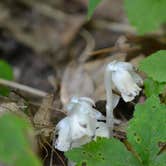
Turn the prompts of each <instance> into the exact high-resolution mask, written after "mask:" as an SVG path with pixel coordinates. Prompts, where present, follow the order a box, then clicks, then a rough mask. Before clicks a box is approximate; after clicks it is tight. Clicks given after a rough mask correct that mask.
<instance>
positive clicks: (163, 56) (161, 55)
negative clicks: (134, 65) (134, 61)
mask: <svg viewBox="0 0 166 166" xmlns="http://www.w3.org/2000/svg"><path fill="white" fill-rule="evenodd" d="M139 69H140V70H142V71H144V72H145V73H146V74H147V75H148V76H149V77H151V78H152V79H153V80H155V81H158V82H166V74H165V72H166V50H161V51H157V52H156V53H154V54H152V55H151V56H149V57H147V58H145V59H144V60H142V61H141V63H140V66H139Z"/></svg>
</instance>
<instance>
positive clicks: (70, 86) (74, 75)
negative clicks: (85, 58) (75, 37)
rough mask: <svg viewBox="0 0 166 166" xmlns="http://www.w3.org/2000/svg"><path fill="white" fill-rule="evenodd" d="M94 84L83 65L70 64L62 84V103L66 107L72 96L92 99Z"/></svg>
mask: <svg viewBox="0 0 166 166" xmlns="http://www.w3.org/2000/svg"><path fill="white" fill-rule="evenodd" d="M93 94H94V83H93V81H92V79H91V76H90V75H89V73H88V72H87V71H86V70H85V68H84V66H83V65H81V64H75V63H70V64H69V65H68V67H67V68H66V70H65V72H64V75H63V78H62V84H61V101H62V103H63V105H66V104H67V103H68V102H69V100H70V98H71V97H72V96H78V97H81V96H86V97H92V98H93Z"/></svg>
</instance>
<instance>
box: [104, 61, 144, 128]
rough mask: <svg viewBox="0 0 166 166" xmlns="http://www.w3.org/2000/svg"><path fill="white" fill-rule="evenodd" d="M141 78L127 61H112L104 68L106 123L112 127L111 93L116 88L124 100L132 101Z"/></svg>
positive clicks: (140, 83) (139, 89)
mask: <svg viewBox="0 0 166 166" xmlns="http://www.w3.org/2000/svg"><path fill="white" fill-rule="evenodd" d="M142 83H143V80H142V78H141V77H140V76H139V75H138V74H137V73H136V72H135V71H134V67H133V66H132V65H131V64H130V63H127V62H118V61H113V62H111V63H109V64H108V65H107V67H106V70H105V89H106V99H107V104H106V114H107V124H108V126H110V128H111V129H113V122H114V117H113V108H114V107H113V93H112V89H114V88H116V89H117V90H118V91H119V92H120V93H121V96H122V98H123V99H124V101H125V102H128V101H132V100H133V99H134V98H135V97H136V96H137V95H138V94H139V92H140V91H141V88H140V87H139V85H142Z"/></svg>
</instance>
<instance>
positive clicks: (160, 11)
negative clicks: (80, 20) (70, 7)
mask: <svg viewBox="0 0 166 166" xmlns="http://www.w3.org/2000/svg"><path fill="white" fill-rule="evenodd" d="M100 1H101V0H89V7H88V18H90V17H91V16H92V14H93V12H94V10H95V8H96V6H97V5H98V4H99V2H100ZM165 6H166V0H125V10H126V13H127V16H128V19H129V22H130V23H131V24H132V25H133V26H134V27H135V28H136V29H137V31H138V32H139V33H140V34H144V33H146V32H151V31H154V30H156V29H157V28H158V27H159V26H160V25H161V24H163V23H165V22H166V14H165ZM110 12H111V11H110Z"/></svg>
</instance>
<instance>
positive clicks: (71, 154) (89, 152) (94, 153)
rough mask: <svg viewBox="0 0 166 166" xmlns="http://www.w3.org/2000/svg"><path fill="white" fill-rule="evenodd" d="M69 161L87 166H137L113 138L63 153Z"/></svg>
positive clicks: (101, 139)
mask: <svg viewBox="0 0 166 166" xmlns="http://www.w3.org/2000/svg"><path fill="white" fill-rule="evenodd" d="M65 155H66V156H67V157H68V159H69V160H71V161H74V162H76V163H77V164H78V165H81V164H82V163H86V165H87V166H109V165H112V166H121V165H123V166H133V165H134V166H139V163H138V161H137V160H136V159H135V158H134V157H133V156H132V154H131V153H130V152H129V151H127V150H126V148H125V146H124V145H123V144H122V143H121V142H120V141H119V140H116V139H114V138H112V139H106V138H98V139H97V141H92V142H90V143H89V144H86V145H84V146H82V147H80V148H76V149H72V150H70V151H68V152H66V153H65Z"/></svg>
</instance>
